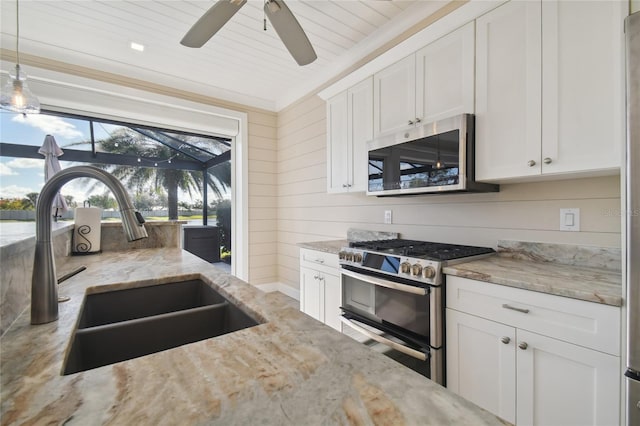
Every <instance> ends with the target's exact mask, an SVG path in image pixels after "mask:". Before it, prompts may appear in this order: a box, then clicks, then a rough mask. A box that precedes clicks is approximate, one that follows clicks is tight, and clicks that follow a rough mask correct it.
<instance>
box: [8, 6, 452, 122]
mask: <svg viewBox="0 0 640 426" xmlns="http://www.w3.org/2000/svg"><path fill="white" fill-rule="evenodd" d="M214 1H215V0H207V1H202V0H191V1H183V0H153V1H152V0H129V1H123V0H108V1H93V0H73V1H63V0H21V2H20V51H21V52H22V53H26V54H32V55H37V56H41V57H45V58H51V59H55V60H58V61H62V62H67V63H70V64H73V65H81V66H84V67H89V68H94V69H98V70H103V71H108V72H112V73H116V74H121V75H125V76H129V77H133V78H138V79H143V80H146V81H152V82H154V83H158V84H163V85H169V86H171V87H178V88H180V89H183V90H188V91H195V92H197V93H202V94H206V95H209V96H213V97H218V98H222V99H226V100H229V101H234V102H240V103H243V104H248V105H252V106H256V107H261V108H266V109H270V110H276V111H277V110H279V109H281V108H283V107H284V106H286V105H288V104H290V103H291V102H293V101H295V100H296V99H298V98H300V97H302V96H303V95H305V94H307V93H309V92H310V91H312V90H314V89H315V88H317V87H318V86H319V85H321V84H322V83H324V82H326V81H327V80H329V79H330V78H331V77H333V76H335V75H336V74H337V73H339V72H340V71H342V70H343V69H346V68H348V67H349V66H350V65H352V64H353V63H355V62H356V61H357V60H358V59H360V58H361V57H363V56H365V55H366V54H368V53H370V52H371V51H372V50H374V49H376V48H378V47H379V46H380V45H382V44H383V43H384V42H385V41H387V40H388V39H389V38H390V37H393V36H394V35H397V34H399V33H400V32H401V31H403V30H404V29H406V28H408V27H409V26H411V25H413V24H415V23H416V22H418V21H419V20H422V19H424V18H426V17H427V16H428V15H429V14H430V13H432V12H433V11H434V10H436V9H437V8H439V7H441V6H443V5H444V4H445V3H446V2H444V1H442V0H437V1H420V0H413V1H409V0H394V1H384V0H380V1H374V0H369V1H356V0H332V1H329V0H288V1H287V5H288V6H289V8H290V9H291V11H292V12H293V14H294V15H295V16H296V17H297V19H298V21H299V22H300V24H301V25H302V27H303V29H304V30H305V32H306V33H307V35H308V37H309V40H310V41H311V44H312V45H313V46H314V48H315V50H316V53H317V55H318V59H317V60H316V61H315V62H313V63H312V64H309V65H307V66H304V67H300V66H298V65H297V64H296V62H295V61H294V60H293V58H292V57H291V56H290V55H289V53H288V51H287V50H286V48H285V47H284V45H283V44H282V42H281V41H280V39H279V38H278V36H277V35H276V33H275V31H274V30H273V28H272V27H271V26H270V25H269V24H267V27H268V29H267V31H263V11H262V7H263V1H262V0H257V1H256V0H249V1H248V2H247V4H245V5H244V7H242V9H240V11H239V12H238V13H237V14H236V15H235V16H234V17H233V18H232V19H231V20H230V21H229V22H228V23H227V24H226V25H225V26H224V27H223V28H222V29H221V30H220V31H219V32H218V33H217V34H216V35H214V36H213V38H212V39H211V40H209V42H208V43H207V44H205V46H204V47H202V48H200V49H192V48H188V47H184V46H182V45H181V44H180V40H181V39H182V37H183V36H184V34H185V33H186V32H187V30H188V29H189V28H190V27H191V26H192V25H193V24H194V23H195V22H196V20H197V19H198V18H199V17H200V16H201V15H202V14H203V13H204V12H205V11H206V10H208V9H209V8H210V7H211V6H212V5H213V4H214ZM0 4H1V10H0V12H1V14H2V21H1V24H2V28H1V33H0V34H1V36H2V40H1V45H2V47H3V48H6V49H10V50H14V49H15V33H16V23H15V16H16V14H15V13H16V12H15V7H16V3H15V1H14V0H1V1H0ZM131 42H136V43H139V44H142V45H144V46H145V49H144V52H138V51H135V50H132V49H131V48H130V44H131ZM24 68H25V70H26V71H27V72H29V71H30V70H29V67H28V66H25V67H24ZM2 71H7V70H5V69H3V70H2ZM4 74H5V73H3V75H4Z"/></svg>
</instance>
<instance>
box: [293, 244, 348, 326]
mask: <svg viewBox="0 0 640 426" xmlns="http://www.w3.org/2000/svg"><path fill="white" fill-rule="evenodd" d="M340 306H342V285H341V283H340V272H339V270H338V255H337V254H334V253H327V252H322V251H317V250H309V249H300V310H301V311H302V312H304V313H305V314H307V315H309V316H311V317H313V318H315V319H317V320H318V321H321V322H323V323H325V324H327V325H328V326H330V327H333V328H335V329H336V330H338V331H342V322H341V321H340V313H341V312H340Z"/></svg>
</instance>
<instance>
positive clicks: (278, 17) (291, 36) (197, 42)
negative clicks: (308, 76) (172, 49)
mask: <svg viewBox="0 0 640 426" xmlns="http://www.w3.org/2000/svg"><path fill="white" fill-rule="evenodd" d="M246 2H247V0H218V2H217V3H216V4H214V5H213V6H212V7H211V8H210V9H209V10H207V11H206V12H205V14H204V15H202V16H201V17H200V19H198V21H197V22H196V23H195V24H194V25H193V27H191V29H190V30H189V31H188V32H187V34H186V35H185V36H184V37H183V38H182V40H181V41H180V44H182V45H184V46H187V47H202V46H203V45H204V44H205V43H206V42H207V41H209V39H210V38H211V37H213V35H214V34H215V33H217V32H218V31H219V30H220V28H222V26H223V25H224V24H226V23H227V21H228V20H229V19H231V18H232V17H233V15H235V13H236V12H237V11H238V10H240V8H241V7H242V6H244V4H245V3H246ZM264 13H265V15H266V16H267V18H269V21H270V22H271V25H273V28H274V29H275V30H276V33H277V34H278V37H280V40H282V42H283V43H284V45H285V47H286V48H287V50H288V51H289V53H291V56H293V59H295V60H296V62H297V63H298V65H307V64H310V63H311V62H313V61H315V60H316V58H317V56H316V52H315V51H314V50H313V46H311V43H310V42H309V39H308V38H307V35H306V34H305V33H304V30H303V29H302V27H301V26H300V23H298V20H297V19H296V18H295V16H293V13H291V10H289V8H288V7H287V5H286V4H284V1H283V0H266V1H265V3H264ZM265 29H266V21H265Z"/></svg>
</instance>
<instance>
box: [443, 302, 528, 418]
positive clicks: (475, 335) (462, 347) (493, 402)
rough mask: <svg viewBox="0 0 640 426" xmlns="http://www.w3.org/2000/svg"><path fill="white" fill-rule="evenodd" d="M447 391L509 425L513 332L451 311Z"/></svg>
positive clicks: (448, 312)
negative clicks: (496, 416)
mask: <svg viewBox="0 0 640 426" xmlns="http://www.w3.org/2000/svg"><path fill="white" fill-rule="evenodd" d="M446 315H447V318H446V319H447V344H446V348H447V352H446V353H447V388H449V389H450V390H452V391H453V392H455V393H457V394H458V395H460V396H462V397H464V398H466V399H468V400H469V401H472V402H473V403H475V404H477V405H479V406H480V407H482V408H484V409H486V410H488V411H490V412H492V413H495V414H497V415H498V416H500V417H502V418H503V419H505V420H507V421H508V422H511V423H515V420H516V412H515V409H516V377H515V374H516V365H515V362H516V358H515V353H514V345H515V341H516V329H515V328H513V327H509V326H506V325H504V324H500V323H497V322H494V321H488V320H485V319H482V318H478V317H475V316H472V315H467V314H465V313H462V312H457V311H454V310H452V309H447V310H446Z"/></svg>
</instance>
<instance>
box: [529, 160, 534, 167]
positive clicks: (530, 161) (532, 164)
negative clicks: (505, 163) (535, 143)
mask: <svg viewBox="0 0 640 426" xmlns="http://www.w3.org/2000/svg"><path fill="white" fill-rule="evenodd" d="M535 165H536V162H535V161H534V160H529V161H527V166H529V167H533V166H535Z"/></svg>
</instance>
